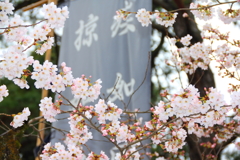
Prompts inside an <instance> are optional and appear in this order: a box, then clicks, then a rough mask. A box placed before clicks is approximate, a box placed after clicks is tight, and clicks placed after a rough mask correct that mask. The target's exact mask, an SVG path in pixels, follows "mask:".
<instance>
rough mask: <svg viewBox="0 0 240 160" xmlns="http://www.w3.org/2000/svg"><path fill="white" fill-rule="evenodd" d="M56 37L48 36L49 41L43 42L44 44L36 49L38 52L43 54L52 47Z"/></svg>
mask: <svg viewBox="0 0 240 160" xmlns="http://www.w3.org/2000/svg"><path fill="white" fill-rule="evenodd" d="M53 42H54V39H53V37H49V38H47V41H46V42H45V43H43V44H42V46H41V47H40V48H39V49H37V50H36V53H38V54H40V55H43V54H44V53H45V52H46V51H47V50H48V49H51V48H52V46H53Z"/></svg>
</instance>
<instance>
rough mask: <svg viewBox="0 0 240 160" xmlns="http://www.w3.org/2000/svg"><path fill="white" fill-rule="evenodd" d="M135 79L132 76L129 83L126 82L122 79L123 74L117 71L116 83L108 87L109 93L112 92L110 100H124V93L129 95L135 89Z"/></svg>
mask: <svg viewBox="0 0 240 160" xmlns="http://www.w3.org/2000/svg"><path fill="white" fill-rule="evenodd" d="M134 84H135V80H134V79H133V78H132V79H131V81H130V82H129V83H126V82H125V81H124V80H123V79H122V74H121V73H117V79H116V85H115V86H114V87H112V88H109V89H107V93H108V94H110V93H111V94H112V95H111V96H110V97H109V101H111V102H114V101H115V100H117V99H119V100H124V94H125V95H126V96H127V97H129V96H130V95H131V94H132V93H133V91H134V88H133V87H134Z"/></svg>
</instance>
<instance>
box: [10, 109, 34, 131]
mask: <svg viewBox="0 0 240 160" xmlns="http://www.w3.org/2000/svg"><path fill="white" fill-rule="evenodd" d="M29 115H30V111H29V108H28V107H26V108H24V109H23V111H22V112H21V113H18V114H17V115H14V119H13V121H12V122H11V123H10V125H11V126H13V127H14V128H18V127H21V126H22V125H23V121H27V120H28V116H29Z"/></svg>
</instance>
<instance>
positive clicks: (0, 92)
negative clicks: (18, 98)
mask: <svg viewBox="0 0 240 160" xmlns="http://www.w3.org/2000/svg"><path fill="white" fill-rule="evenodd" d="M8 95H9V94H8V90H7V87H6V85H1V86H0V102H1V101H2V100H3V97H7V96H8Z"/></svg>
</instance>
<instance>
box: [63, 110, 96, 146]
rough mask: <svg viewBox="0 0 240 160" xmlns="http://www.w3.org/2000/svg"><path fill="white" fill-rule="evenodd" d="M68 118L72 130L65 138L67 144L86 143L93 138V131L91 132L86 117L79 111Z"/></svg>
mask: <svg viewBox="0 0 240 160" xmlns="http://www.w3.org/2000/svg"><path fill="white" fill-rule="evenodd" d="M89 118H90V117H89ZM68 119H69V122H68V123H69V125H70V131H69V134H68V135H67V137H66V140H65V143H66V144H72V145H75V146H81V145H82V144H86V143H87V141H88V140H89V139H92V138H93V136H92V132H89V129H88V127H87V126H86V122H85V119H84V118H83V117H82V116H81V115H79V114H78V112H77V111H74V112H73V113H72V114H71V115H70V117H69V118H68Z"/></svg>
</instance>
